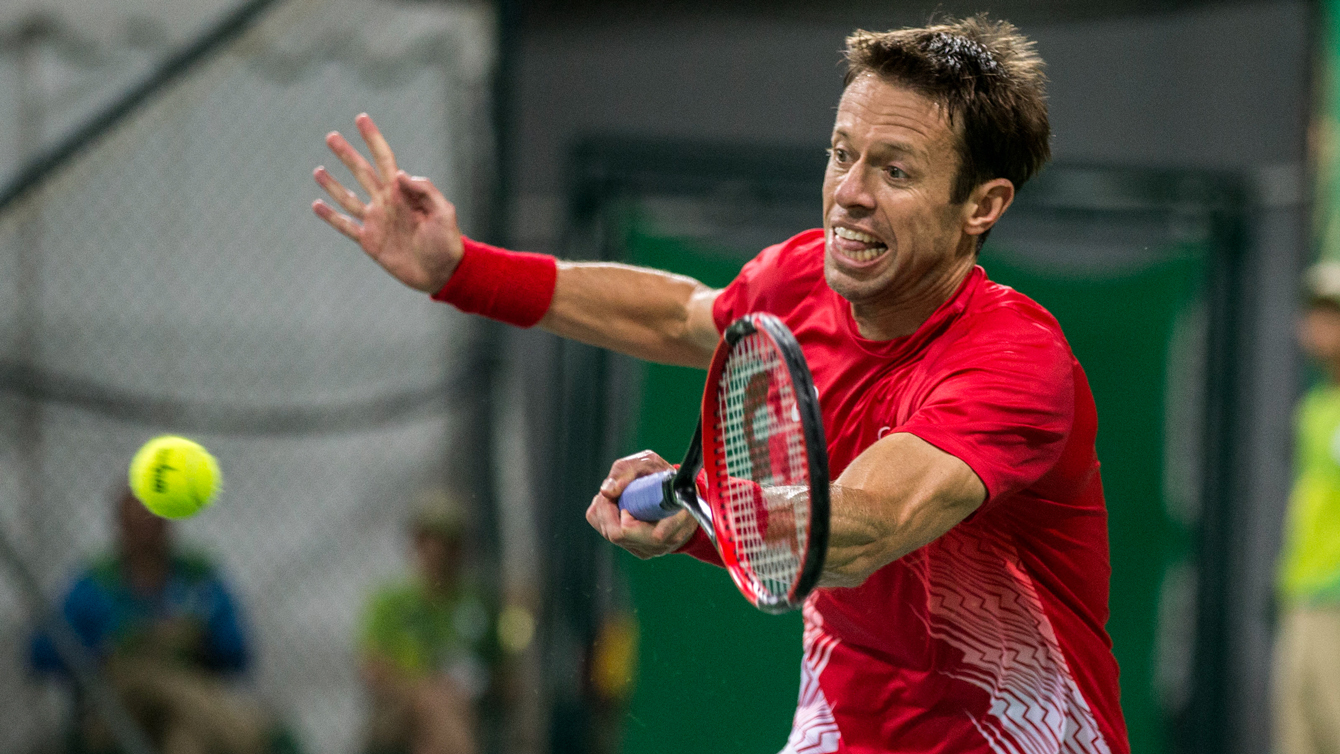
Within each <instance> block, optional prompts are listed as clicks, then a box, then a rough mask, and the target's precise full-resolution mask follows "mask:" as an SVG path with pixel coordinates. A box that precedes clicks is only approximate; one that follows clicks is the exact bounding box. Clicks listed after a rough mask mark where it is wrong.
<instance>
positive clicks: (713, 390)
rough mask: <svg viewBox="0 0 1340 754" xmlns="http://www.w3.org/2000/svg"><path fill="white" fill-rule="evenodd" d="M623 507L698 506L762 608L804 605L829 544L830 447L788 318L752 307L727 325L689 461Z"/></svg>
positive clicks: (637, 486) (664, 509)
mask: <svg viewBox="0 0 1340 754" xmlns="http://www.w3.org/2000/svg"><path fill="white" fill-rule="evenodd" d="M702 469H706V472H707V473H706V475H705V476H706V479H707V495H706V500H701V499H699V497H698V492H697V486H696V484H695V480H696V478H697V476H698V472H699V471H700V470H702ZM619 507H620V508H621V509H623V510H626V511H628V512H629V513H631V514H632V515H633V517H634V518H637V519H638V520H641V521H659V520H660V519H662V518H665V517H667V516H670V515H673V514H674V513H676V512H678V511H679V509H680V508H683V509H685V510H687V511H688V512H689V513H690V514H691V515H692V516H693V517H694V518H695V519H697V521H698V525H699V526H701V527H702V529H703V531H704V532H706V533H707V536H708V537H709V538H710V539H711V540H712V544H714V545H715V546H716V548H717V551H718V552H719V553H721V560H722V562H724V563H725V565H726V569H727V570H728V571H729V572H730V575H731V578H732V579H733V580H734V581H735V585H736V586H737V587H739V589H740V591H741V592H742V593H743V594H744V596H745V597H746V598H747V599H748V600H749V601H750V602H751V603H753V604H754V606H755V607H757V608H759V609H760V610H763V611H765V612H769V613H781V612H785V611H787V610H792V609H794V608H797V607H799V606H800V605H801V603H802V602H804V601H805V596H806V595H807V594H809V592H810V590H811V589H813V588H814V585H815V583H816V582H817V581H818V580H819V572H820V571H821V570H822V569H823V562H824V554H825V552H826V551H827V549H828V453H827V445H825V443H824V427H823V420H822V418H821V416H820V413H819V397H818V393H817V391H816V390H815V389H814V381H813V379H812V378H811V377H810V370H809V367H808V366H806V364H805V356H804V354H803V353H801V350H800V345H799V344H798V343H797V342H796V339H795V336H793V335H792V334H791V331H790V330H788V329H787V328H786V325H784V324H782V322H781V320H779V319H777V318H776V317H774V316H772V315H770V314H748V315H745V316H744V317H742V318H740V319H738V320H736V321H735V322H733V323H732V324H731V325H730V327H728V328H726V332H725V334H724V335H723V336H722V340H721V343H720V344H718V345H717V350H716V352H715V353H714V354H713V355H712V366H711V367H710V368H709V369H708V373H707V384H706V386H705V387H704V389H703V405H702V414H701V416H700V418H699V421H698V430H697V432H695V433H694V436H693V441H692V442H691V443H689V450H688V452H687V453H686V454H685V455H684V463H683V464H681V465H680V467H679V470H678V471H662V472H658V473H656V474H650V475H648V476H644V477H640V478H638V479H635V480H633V481H632V482H631V483H630V484H629V485H628V487H627V488H626V489H624V492H623V495H622V497H620V498H619Z"/></svg>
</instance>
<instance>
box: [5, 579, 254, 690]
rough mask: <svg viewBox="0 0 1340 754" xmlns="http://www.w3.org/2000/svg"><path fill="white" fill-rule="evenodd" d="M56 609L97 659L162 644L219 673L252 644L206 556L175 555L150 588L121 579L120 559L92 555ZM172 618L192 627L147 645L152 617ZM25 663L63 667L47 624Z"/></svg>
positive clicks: (242, 664) (242, 661) (242, 662)
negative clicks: (172, 641)
mask: <svg viewBox="0 0 1340 754" xmlns="http://www.w3.org/2000/svg"><path fill="white" fill-rule="evenodd" d="M61 611H62V613H63V614H64V616H65V620H66V621H67V622H68V623H69V625H70V628H72V629H73V630H74V633H75V634H76V635H77V636H78V637H79V639H80V641H82V642H83V644H84V646H85V647H87V648H88V649H89V651H90V652H91V653H92V654H93V655H94V657H95V658H96V659H97V660H99V661H102V660H106V659H107V658H109V657H111V656H113V655H117V654H125V655H133V654H137V653H139V652H141V651H143V650H146V649H149V650H158V651H159V653H160V654H161V653H162V652H164V651H166V652H167V653H168V654H169V655H170V656H172V657H173V658H174V659H176V660H178V661H180V662H181V663H183V664H184V665H187V666H190V667H196V668H200V669H204V670H210V671H214V672H218V673H236V672H240V671H242V670H245V669H246V667H247V665H248V662H249V660H250V648H249V647H248V643H249V642H248V641H247V637H246V635H245V634H244V632H243V630H242V626H241V622H240V620H239V616H238V610H237V606H236V602H235V601H234V599H233V597H232V595H231V593H230V592H229V590H228V587H227V586H226V585H225V584H224V582H223V580H222V578H221V577H220V575H219V573H218V571H217V570H216V569H215V568H214V566H213V565H211V564H210V563H209V562H208V561H207V560H205V559H204V558H200V557H195V556H188V555H175V554H174V555H173V556H172V562H171V566H170V568H169V573H168V577H167V580H166V581H165V583H164V584H163V587H162V588H161V589H159V590H158V591H156V592H154V593H152V594H141V593H137V592H135V591H134V590H132V589H131V588H130V585H129V584H128V583H127V582H126V579H125V572H124V569H123V568H122V565H121V562H120V560H119V558H117V557H114V556H109V557H104V558H101V559H99V560H96V561H94V562H93V563H91V564H90V565H89V567H87V568H86V569H85V570H84V571H83V573H81V574H80V576H79V577H78V578H77V579H76V580H75V582H74V585H73V586H72V587H71V588H70V591H69V593H68V594H66V596H65V600H64V603H63V604H62V606H61ZM164 621H172V622H173V623H174V624H176V625H178V626H179V627H187V628H189V629H190V630H189V631H188V632H186V633H185V634H183V635H182V639H183V640H182V641H181V642H180V643H179V645H178V646H173V647H149V646H148V643H149V642H152V641H154V640H155V637H154V636H153V634H152V630H153V628H154V626H155V625H156V624H160V623H162V622H164ZM30 662H31V664H32V667H33V668H34V669H35V670H38V671H49V672H60V673H64V672H65V671H66V668H65V663H64V662H63V661H62V660H61V658H60V655H59V654H57V652H56V648H55V646H54V644H53V643H52V641H51V637H50V636H49V635H47V633H46V631H45V630H39V631H37V632H36V633H35V634H34V635H33V638H32V645H31V654H30Z"/></svg>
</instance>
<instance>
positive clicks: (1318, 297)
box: [1303, 261, 1340, 306]
mask: <svg viewBox="0 0 1340 754" xmlns="http://www.w3.org/2000/svg"><path fill="white" fill-rule="evenodd" d="M1303 292H1304V294H1305V295H1306V296H1307V299H1308V301H1310V302H1314V303H1316V302H1321V301H1325V302H1328V303H1331V304H1335V305H1337V306H1340V262H1330V261H1325V262H1317V263H1316V264H1314V265H1312V266H1311V267H1309V268H1307V272H1306V273H1304V274H1303Z"/></svg>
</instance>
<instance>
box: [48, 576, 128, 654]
mask: <svg viewBox="0 0 1340 754" xmlns="http://www.w3.org/2000/svg"><path fill="white" fill-rule="evenodd" d="M53 618H54V616H53ZM111 618H112V616H111V609H110V607H109V605H108V604H107V600H106V598H105V595H104V594H103V593H102V590H101V589H99V588H98V586H97V583H96V582H95V581H94V580H93V579H92V578H90V577H89V576H87V575H85V576H83V577H81V578H80V579H79V580H78V581H76V582H75V584H74V585H73V586H72V587H71V589H70V591H69V593H68V594H66V596H65V600H64V601H63V603H62V605H61V617H60V618H58V620H63V621H64V622H65V624H66V625H67V626H68V627H69V628H70V629H71V631H72V633H73V635H74V636H75V637H77V638H78V639H79V641H80V642H81V643H82V644H83V645H84V648H85V649H87V650H89V652H91V653H92V654H93V656H94V658H95V659H100V658H101V657H102V656H103V655H105V654H106V651H107V648H106V646H105V644H106V639H107V636H108V634H109V633H110V632H111ZM29 662H30V664H31V665H32V668H33V670H36V671H38V672H50V673H58V674H65V673H68V672H69V671H68V668H67V667H66V664H65V660H64V658H62V657H61V656H60V653H59V652H58V651H57V650H56V643H55V641H53V640H52V638H51V634H50V629H49V627H48V626H45V625H44V626H41V627H40V628H39V629H38V630H37V631H35V632H34V634H33V637H32V641H31V643H30V648H29Z"/></svg>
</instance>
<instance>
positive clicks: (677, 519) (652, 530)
mask: <svg viewBox="0 0 1340 754" xmlns="http://www.w3.org/2000/svg"><path fill="white" fill-rule="evenodd" d="M672 468H674V467H673V466H671V465H670V464H669V463H667V462H666V461H665V459H663V458H661V457H660V456H658V455H656V454H655V453H653V452H651V451H650V450H644V451H642V452H641V453H636V454H634V455H631V456H627V457H624V458H620V459H619V460H617V461H615V462H614V465H613V466H612V467H611V468H610V473H609V476H608V477H606V479H605V481H604V483H603V484H601V485H600V491H599V492H597V493H596V496H595V498H594V499H593V500H591V505H590V506H589V507H588V508H587V509H586V521H587V523H589V524H591V527H592V528H593V529H595V530H596V531H598V532H600V536H602V537H604V538H605V539H608V540H609V541H610V542H613V543H614V544H616V545H618V546H620V547H622V548H623V549H625V550H627V551H629V552H631V553H633V554H634V555H636V556H637V557H639V558H642V559H643V560H646V559H647V558H654V557H656V556H658V555H666V554H668V553H672V552H674V551H676V550H678V549H679V548H680V547H683V546H684V543H685V542H687V541H689V537H692V536H693V532H694V531H695V530H696V529H697V528H698V522H697V521H694V520H693V516H691V515H689V512H688V511H679V512H678V513H676V514H675V515H673V516H670V517H669V518H663V519H661V520H660V521H657V522H656V523H648V522H645V521H638V520H637V519H635V518H633V516H632V514H631V513H629V512H628V511H625V510H620V509H619V496H620V495H622V494H623V491H624V488H625V487H627V486H628V483H629V482H631V481H633V480H634V479H637V478H638V477H640V476H646V475H647V474H654V473H656V472H658V471H664V470H666V469H672Z"/></svg>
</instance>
